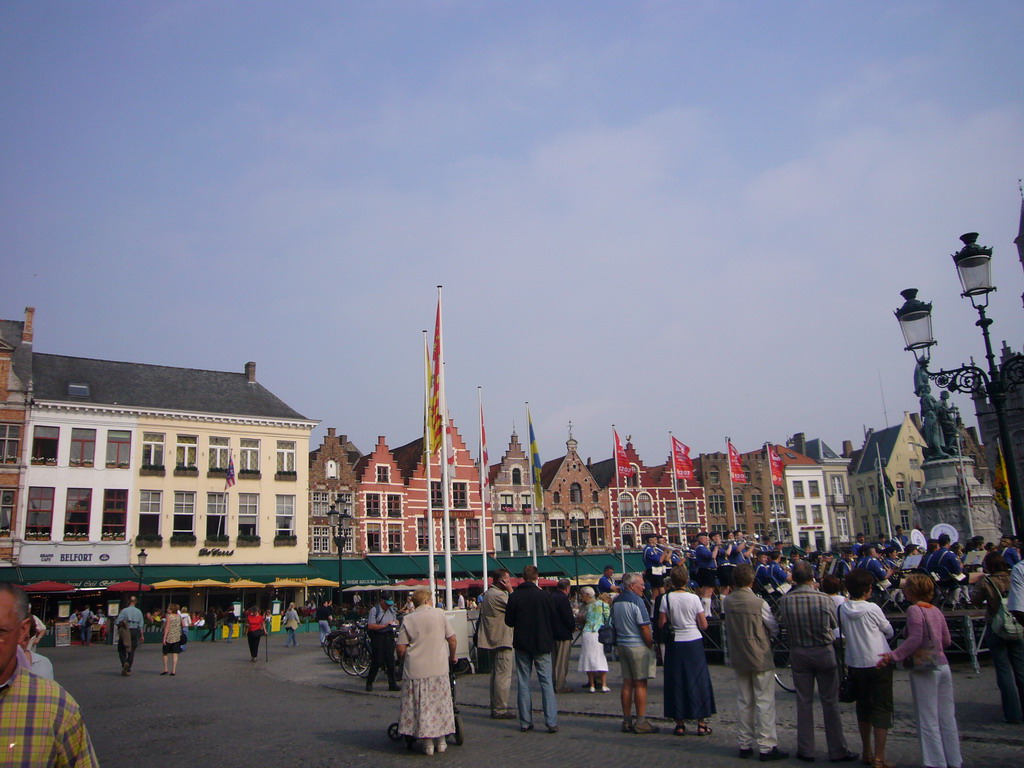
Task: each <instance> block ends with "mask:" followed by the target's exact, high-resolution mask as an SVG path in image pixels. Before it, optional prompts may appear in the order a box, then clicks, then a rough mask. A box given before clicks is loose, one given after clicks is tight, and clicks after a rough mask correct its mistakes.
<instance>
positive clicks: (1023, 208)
mask: <svg viewBox="0 0 1024 768" xmlns="http://www.w3.org/2000/svg"><path fill="white" fill-rule="evenodd" d="M1017 187H1018V189H1020V224H1019V225H1018V226H1017V237H1016V239H1015V240H1014V241H1013V242H1014V244H1015V245H1016V246H1017V257H1018V258H1019V259H1020V266H1021V269H1024V183H1022V182H1021V180H1020V179H1017ZM1020 300H1021V303H1022V304H1024V293H1022V294H1021V296H1020Z"/></svg>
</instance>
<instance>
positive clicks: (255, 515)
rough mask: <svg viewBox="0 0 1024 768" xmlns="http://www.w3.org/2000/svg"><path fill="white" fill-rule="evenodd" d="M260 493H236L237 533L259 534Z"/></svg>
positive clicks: (240, 534)
mask: <svg viewBox="0 0 1024 768" xmlns="http://www.w3.org/2000/svg"><path fill="white" fill-rule="evenodd" d="M259 524H260V495H259V494H258V493H240V494H238V535H239V536H259Z"/></svg>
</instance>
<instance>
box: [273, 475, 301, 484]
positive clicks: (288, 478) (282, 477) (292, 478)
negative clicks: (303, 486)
mask: <svg viewBox="0 0 1024 768" xmlns="http://www.w3.org/2000/svg"><path fill="white" fill-rule="evenodd" d="M274 479H275V480H285V481H290V482H293V483H294V482H295V481H296V480H298V479H299V473H298V472H277V473H275V474H274Z"/></svg>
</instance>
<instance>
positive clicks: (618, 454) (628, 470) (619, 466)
mask: <svg viewBox="0 0 1024 768" xmlns="http://www.w3.org/2000/svg"><path fill="white" fill-rule="evenodd" d="M612 434H613V435H615V471H616V472H617V473H618V475H619V477H632V476H633V465H632V464H630V463H629V458H627V456H626V449H625V448H623V447H622V443H621V442H619V433H618V432H616V431H615V430H614V429H613V430H612Z"/></svg>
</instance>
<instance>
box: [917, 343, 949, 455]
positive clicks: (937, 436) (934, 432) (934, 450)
mask: <svg viewBox="0 0 1024 768" xmlns="http://www.w3.org/2000/svg"><path fill="white" fill-rule="evenodd" d="M914 394H915V395H917V396H918V397H919V398H920V399H921V427H922V428H921V431H922V433H923V435H924V441H925V443H926V447H925V451H924V458H925V460H926V461H930V460H935V459H948V458H949V454H948V453H947V452H946V439H945V435H944V434H943V429H942V424H941V420H940V411H941V408H940V406H939V403H938V401H937V400H936V399H935V398H934V397H932V388H931V385H930V384H929V383H928V371H927V369H926V368H925V367H924V364H923V363H918V364H917V368H915V369H914ZM944 394H945V393H944ZM954 425H955V420H954ZM954 428H955V426H954Z"/></svg>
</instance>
